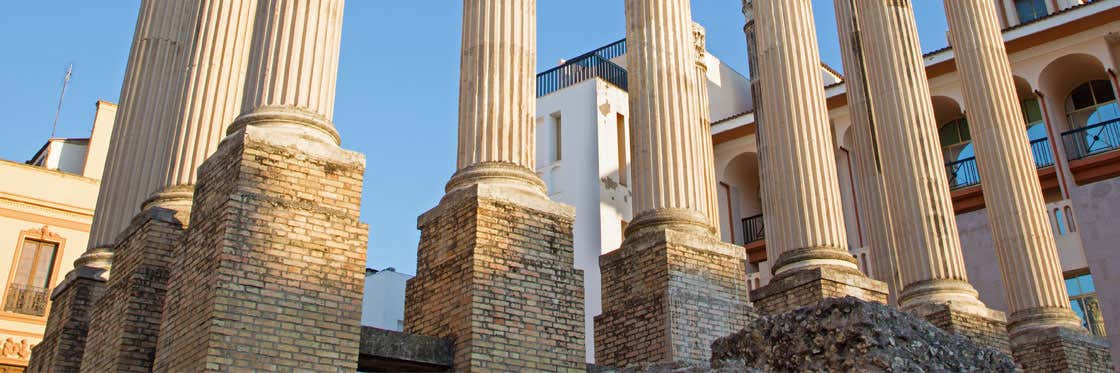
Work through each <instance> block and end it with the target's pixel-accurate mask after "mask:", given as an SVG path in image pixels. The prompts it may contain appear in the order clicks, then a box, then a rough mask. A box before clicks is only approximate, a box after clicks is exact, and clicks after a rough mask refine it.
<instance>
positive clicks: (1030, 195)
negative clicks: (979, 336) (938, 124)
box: [945, 0, 1103, 370]
mask: <svg viewBox="0 0 1120 373" xmlns="http://www.w3.org/2000/svg"><path fill="white" fill-rule="evenodd" d="M945 13H946V16H947V18H948V21H949V30H950V37H951V39H952V42H953V50H954V54H955V59H956V63H957V68H958V70H959V71H960V75H961V81H962V82H964V84H963V85H962V86H963V91H964V101H965V108H966V109H967V115H968V122H969V124H970V129H971V130H972V138H973V140H972V142H973V144H974V145H975V147H976V159H977V165H978V166H979V168H980V178H981V179H982V180H983V181H984V183H983V188H984V203H985V206H987V212H988V219H989V220H990V221H991V227H992V241H993V242H994V243H995V247H996V253H997V256H998V257H999V262H1000V270H1001V272H1002V275H1003V283H1004V287H1005V290H1006V294H1007V304H1008V309H1009V311H1010V313H1011V315H1010V317H1009V324H1008V330H1009V332H1010V333H1011V337H1012V350H1013V352H1014V354H1015V357H1016V359H1017V360H1019V363H1020V364H1022V365H1023V366H1024V368H1026V369H1028V370H1033V369H1044V368H1045V369H1049V368H1051V367H1050V366H1048V365H1046V364H1045V363H1044V362H1043V360H1045V359H1048V358H1049V357H1048V356H1049V355H1053V354H1055V353H1069V352H1070V351H1074V350H1077V351H1082V352H1083V351H1085V349H1077V348H1074V347H1073V346H1074V345H1085V344H1084V343H1082V342H1080V341H1079V340H1077V339H1071V338H1068V337H1064V336H1062V333H1056V332H1046V331H1047V330H1049V329H1065V330H1069V331H1075V332H1076V333H1073V334H1084V330H1083V329H1082V328H1081V326H1080V321H1079V320H1078V318H1077V316H1076V315H1075V314H1074V313H1073V311H1071V310H1070V308H1069V297H1068V295H1067V293H1066V287H1065V283H1064V281H1063V277H1062V267H1061V263H1060V262H1059V260H1058V250H1057V246H1056V244H1055V243H1054V236H1053V232H1052V231H1051V227H1050V221H1049V219H1048V217H1047V215H1046V212H1045V211H1046V203H1045V201H1044V200H1043V197H1042V187H1041V186H1040V185H1039V183H1038V174H1037V172H1036V171H1035V164H1034V161H1033V157H1032V155H1031V150H1030V145H1029V142H1028V139H1027V133H1026V123H1025V122H1024V121H1023V117H1022V113H1021V111H1020V108H1019V100H1018V95H1017V94H1016V92H1015V83H1014V80H1013V79H1014V78H1013V77H1012V75H1011V64H1010V62H1009V61H1008V58H1007V50H1006V48H1005V47H1004V44H1003V37H1002V35H1001V33H1000V29H999V22H998V20H997V18H996V12H995V8H994V7H993V6H992V3H991V2H989V1H983V0H958V1H948V2H946V3H945ZM1055 341H1060V343H1057V344H1055ZM1057 345H1060V346H1061V347H1055V346H1057ZM1053 349H1059V350H1061V351H1055V350H1053ZM1090 350H1092V349H1090ZM1081 357H1082V358H1088V356H1084V355H1082V356H1081ZM1075 367H1077V366H1076V365H1068V366H1065V367H1064V368H1067V369H1072V368H1075ZM1098 367H1103V365H1098Z"/></svg>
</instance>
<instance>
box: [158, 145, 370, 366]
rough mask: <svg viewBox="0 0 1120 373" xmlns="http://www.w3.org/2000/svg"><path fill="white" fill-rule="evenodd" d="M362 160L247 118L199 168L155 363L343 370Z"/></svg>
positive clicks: (351, 347) (353, 319)
mask: <svg viewBox="0 0 1120 373" xmlns="http://www.w3.org/2000/svg"><path fill="white" fill-rule="evenodd" d="M364 165H365V160H364V158H363V157H362V156H361V155H360V154H357V153H353V152H349V151H346V150H342V149H339V148H337V147H335V146H332V145H326V144H320V143H313V142H310V141H307V140H305V139H301V138H298V137H294V136H293V137H289V136H287V135H284V134H282V133H280V132H278V131H274V130H272V129H269V128H258V127H255V126H249V127H247V128H246V129H244V130H243V131H240V132H238V133H235V134H233V135H231V136H229V137H227V138H226V139H225V140H223V142H222V144H221V145H220V146H219V148H218V150H217V152H216V153H215V154H214V155H213V156H211V158H210V159H209V160H207V161H206V163H205V164H203V166H202V167H200V169H199V182H198V185H197V187H196V189H195V203H194V206H193V208H192V215H191V222H192V225H191V227H190V228H189V229H188V230H187V233H186V237H185V239H184V242H183V244H182V245H180V246H179V247H178V248H177V249H176V252H175V257H176V264H175V265H174V267H173V268H174V270H173V272H172V275H171V280H170V283H169V289H168V294H167V302H166V304H165V308H164V322H163V326H162V329H161V334H160V340H159V350H158V351H157V356H156V370H157V371H173V372H179V371H202V370H221V371H229V370H268V371H274V370H280V371H291V370H311V371H354V370H355V369H356V367H357V361H358V340H359V335H360V329H359V326H360V325H359V323H360V317H361V302H362V290H363V279H364V273H365V272H364V268H365V251H366V236H367V234H368V230H367V227H366V226H365V225H364V224H361V223H360V222H359V221H358V213H359V207H360V201H361V188H362V177H363V171H364Z"/></svg>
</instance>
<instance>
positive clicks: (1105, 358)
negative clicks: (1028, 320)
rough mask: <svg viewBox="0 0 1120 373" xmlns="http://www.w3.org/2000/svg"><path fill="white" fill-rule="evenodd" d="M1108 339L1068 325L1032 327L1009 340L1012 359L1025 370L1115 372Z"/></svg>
mask: <svg viewBox="0 0 1120 373" xmlns="http://www.w3.org/2000/svg"><path fill="white" fill-rule="evenodd" d="M1108 347H1109V345H1108V341H1106V340H1104V339H1101V338H1097V337H1094V336H1092V335H1089V334H1088V333H1085V332H1083V331H1077V330H1070V329H1067V328H1057V327H1055V328H1049V329H1043V330H1035V331H1031V332H1029V333H1024V334H1023V335H1019V336H1016V337H1014V338H1013V339H1012V341H1011V351H1012V352H1013V355H1014V356H1015V362H1017V363H1019V365H1020V366H1022V367H1023V370H1024V371H1027V372H1102V373H1105V372H1114V371H1115V368H1114V365H1113V363H1112V357H1111V356H1109V350H1108Z"/></svg>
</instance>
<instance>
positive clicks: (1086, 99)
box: [1066, 80, 1120, 129]
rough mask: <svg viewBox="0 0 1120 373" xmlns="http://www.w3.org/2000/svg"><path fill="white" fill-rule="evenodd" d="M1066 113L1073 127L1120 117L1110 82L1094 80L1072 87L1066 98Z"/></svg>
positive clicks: (1090, 124)
mask: <svg viewBox="0 0 1120 373" xmlns="http://www.w3.org/2000/svg"><path fill="white" fill-rule="evenodd" d="M1066 113H1067V114H1068V115H1069V124H1070V126H1072V128H1074V129H1076V128H1082V127H1088V126H1092V125H1094V124H1099V123H1102V122H1107V121H1110V120H1114V119H1120V109H1118V108H1117V106H1116V94H1115V93H1113V92H1112V84H1110V83H1109V82H1108V81H1107V80H1094V81H1091V82H1088V83H1085V84H1082V85H1080V86H1078V87H1077V88H1074V89H1073V91H1072V92H1070V94H1069V97H1068V98H1066Z"/></svg>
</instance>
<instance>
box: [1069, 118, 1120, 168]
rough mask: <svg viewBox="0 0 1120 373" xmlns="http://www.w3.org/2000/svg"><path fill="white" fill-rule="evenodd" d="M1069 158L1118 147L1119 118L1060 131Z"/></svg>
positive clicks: (1077, 157)
mask: <svg viewBox="0 0 1120 373" xmlns="http://www.w3.org/2000/svg"><path fill="white" fill-rule="evenodd" d="M1062 143H1063V144H1065V146H1066V155H1067V156H1069V159H1070V160H1075V159H1082V158H1085V157H1088V156H1090V155H1094V154H1099V153H1104V152H1107V151H1111V150H1115V149H1118V148H1120V119H1113V120H1109V121H1104V122H1101V123H1097V124H1094V125H1091V126H1085V127H1082V128H1078V129H1075V130H1072V131H1066V132H1063V133H1062Z"/></svg>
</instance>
